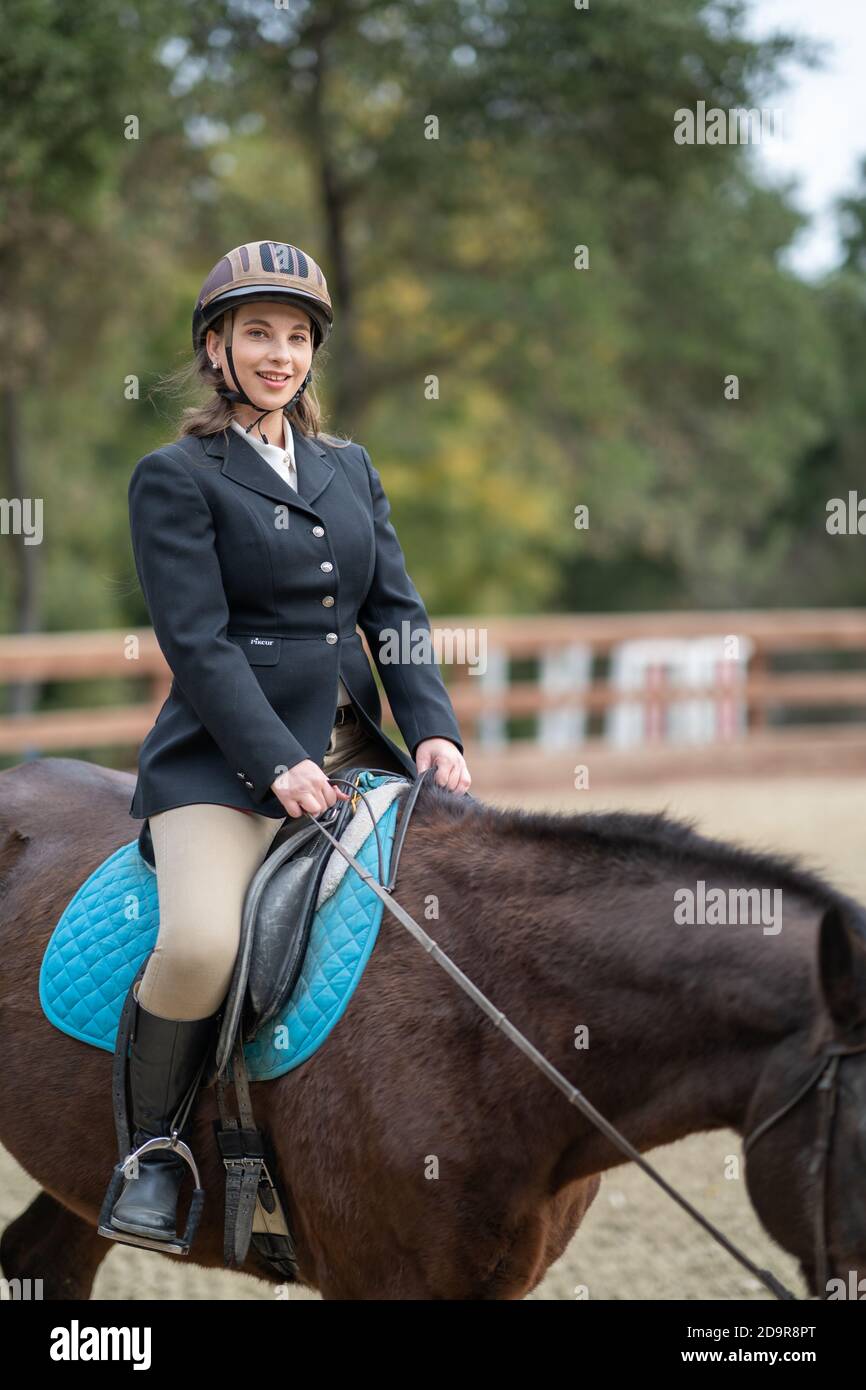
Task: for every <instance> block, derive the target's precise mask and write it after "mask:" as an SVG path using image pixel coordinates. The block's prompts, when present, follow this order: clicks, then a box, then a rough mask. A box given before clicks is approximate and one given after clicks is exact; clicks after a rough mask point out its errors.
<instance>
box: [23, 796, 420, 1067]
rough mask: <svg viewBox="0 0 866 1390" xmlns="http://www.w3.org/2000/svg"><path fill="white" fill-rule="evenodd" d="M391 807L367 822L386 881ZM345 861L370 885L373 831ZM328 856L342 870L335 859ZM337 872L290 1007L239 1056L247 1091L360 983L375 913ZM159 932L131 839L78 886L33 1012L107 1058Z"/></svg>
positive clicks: (152, 882)
mask: <svg viewBox="0 0 866 1390" xmlns="http://www.w3.org/2000/svg"><path fill="white" fill-rule="evenodd" d="M374 781H375V779H372V778H371V779H370V782H371V783H374ZM369 785H370V783H368V784H367V785H365V786H364V787H363V790H365V791H366V790H367V789H368V786H369ZM398 804H399V798H396V799H394V800H393V801H392V802H391V804H390V806H388V808H387V810H385V811H384V812H383V814H382V816H381V818H380V819H379V820H378V821H377V822H376V827H377V829H378V832H379V838H380V840H381V843H382V859H383V864H384V872H385V874H386V881H387V874H388V869H389V865H390V861H391V849H392V846H393V843H394V828H395V823H396V819H397V810H398ZM351 823H352V822H350V823H349V824H350V825H351ZM351 852H352V853H354V855H355V858H356V859H357V860H358V862H359V863H360V864H361V865H362V866H363V868H364V869H365V870H366V871H367V872H368V873H370V874H372V876H373V878H374V879H376V880H378V874H379V862H378V854H377V850H376V836H375V835H374V834H373V831H372V829H371V830H370V831H369V833H368V835H367V838H366V839H365V840H364V842H363V844H362V845H361V847H360V849H356V850H353V851H351ZM332 856H336V857H338V858H339V859H341V860H342V855H340V853H339V851H338V850H333V851H332ZM342 862H343V863H344V864H345V863H346V861H345V860H342ZM346 868H347V872H346V873H345V874H344V875H343V876H342V878H341V879H340V882H339V885H338V887H337V888H336V891H334V892H333V893H332V895H331V896H330V897H328V898H327V899H326V900H325V901H324V902H321V904H320V906H319V907H318V908H317V910H316V913H315V916H314V918H313V924H312V927H311V930H310V937H309V943H308V947H307V952H306V955H305V957H304V962H303V966H302V969H301V973H300V975H299V977H298V981H297V984H296V986H295V988H294V990H293V991H292V995H291V997H290V999H289V1000H288V1001H287V1003H286V1005H285V1006H284V1008H283V1010H282V1011H281V1013H280V1014H279V1015H277V1016H276V1017H275V1018H272V1019H270V1020H269V1022H268V1023H267V1024H266V1025H265V1027H264V1028H262V1029H260V1030H259V1032H258V1034H257V1035H256V1036H255V1037H254V1038H253V1039H252V1040H251V1041H250V1042H248V1043H246V1044H245V1046H244V1056H245V1058H246V1064H247V1069H248V1072H249V1076H250V1080H252V1081H270V1080H273V1079H274V1078H275V1077H277V1076H281V1075H282V1074H283V1072H286V1071H290V1070H291V1069H292V1068H293V1067H297V1066H300V1064H301V1062H305V1061H306V1060H307V1059H308V1058H309V1057H311V1056H312V1054H313V1053H314V1052H315V1051H316V1050H317V1048H319V1047H321V1045H322V1043H323V1042H324V1041H325V1039H326V1038H327V1036H328V1034H329V1033H330V1031H331V1029H332V1028H333V1027H334V1025H335V1024H336V1023H337V1022H338V1020H339V1019H340V1018H341V1017H342V1015H343V1013H344V1012H345V1010H346V1008H347V1006H348V1003H349V1000H350V999H351V997H352V995H353V993H354V991H355V989H356V987H357V985H358V981H359V980H360V978H361V976H362V975H363V973H364V967H365V966H366V964H367V961H368V960H369V958H370V954H371V952H372V950H373V947H374V945H375V944H376V937H377V936H378V932H379V924H380V922H381V920H382V912H383V911H384V907H383V904H382V902H381V900H380V899H379V898H378V897H377V896H376V894H375V893H374V892H373V891H372V889H371V888H369V887H368V886H367V884H366V883H365V882H364V881H363V879H362V878H360V876H359V875H358V874H357V873H356V872H355V870H354V869H353V868H352V867H351V866H350V865H348V864H346ZM158 930H159V901H158V897H157V889H156V874H155V872H154V870H153V869H152V868H151V867H150V865H149V864H148V863H147V862H146V861H145V860H144V859H142V857H141V854H140V852H139V848H138V840H137V839H135V840H132V841H131V842H130V843H129V844H127V845H122V846H121V847H120V849H118V850H115V852H114V853H113V854H111V855H109V857H108V858H107V859H105V860H104V861H103V862H102V863H101V864H100V865H99V867H98V868H96V869H95V870H94V871H93V873H92V874H91V875H90V877H89V878H87V879H86V880H85V882H84V883H82V885H81V887H80V888H79V889H78V890H77V892H76V893H75V895H74V896H73V897H72V898H71V899H70V901H69V903H68V904H67V906H66V908H65V909H64V911H63V914H62V916H61V917H60V920H59V921H58V923H57V926H56V927H55V928H54V931H53V933H52V935H51V940H50V941H49V943H48V946H47V948H46V951H45V955H44V957H43V960H42V968H41V970H40V973H39V1002H40V1004H41V1005H42V1009H43V1012H44V1013H45V1015H46V1017H47V1018H48V1019H49V1020H50V1022H51V1023H53V1024H54V1026H55V1027H56V1028H59V1029H60V1030H61V1032H63V1033H68V1034H69V1035H70V1037H73V1038H78V1039H79V1040H80V1041H81V1042H85V1043H90V1044H91V1045H92V1046H93V1047H101V1048H103V1049H104V1050H105V1051H106V1052H113V1051H114V1046H115V1040H116V1037H117V1026H118V1022H119V1020H120V1012H121V1009H122V1007H123V1003H124V1000H125V999H126V996H127V994H128V992H129V987H130V985H131V984H132V981H133V980H134V979H135V976H136V973H137V972H138V969H139V966H140V965H141V963H142V961H143V960H144V958H145V956H146V955H147V954H148V953H149V952H150V951H151V950H152V948H153V946H154V943H155V941H156V937H157V932H158Z"/></svg>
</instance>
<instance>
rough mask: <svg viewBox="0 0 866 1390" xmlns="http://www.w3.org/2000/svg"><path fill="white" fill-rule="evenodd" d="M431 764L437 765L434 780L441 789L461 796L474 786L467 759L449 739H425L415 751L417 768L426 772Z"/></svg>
mask: <svg viewBox="0 0 866 1390" xmlns="http://www.w3.org/2000/svg"><path fill="white" fill-rule="evenodd" d="M431 763H435V764H436V772H435V774H434V777H433V780H434V782H435V783H436V785H437V786H439V787H446V788H447V789H448V791H452V792H457V793H458V794H459V795H460V796H462V795H463V793H464V792H468V790H469V788H470V787H471V785H472V778H471V777H470V776H469V768H468V767H467V766H466V759H465V758H464V757H463V754H462V753H461V752H460V749H459V748H458V747H457V745H456V744H454V743H452V742H451V740H450V739H447V738H425V739H423V740H422V742H421V743H419V744H418V747H417V748H416V749H415V766H416V767H417V769H418V771H419V772H424V771H425V769H426V768H428V767H429V766H430V764H431Z"/></svg>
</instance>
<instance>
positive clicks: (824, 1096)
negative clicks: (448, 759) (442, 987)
mask: <svg viewBox="0 0 866 1390" xmlns="http://www.w3.org/2000/svg"><path fill="white" fill-rule="evenodd" d="M370 770H371V771H374V772H375V771H383V769H375V768H374V769H370ZM433 770H434V765H433V764H431V766H430V767H427V768H425V769H424V771H423V772H422V773H420V774H419V776H418V777H417V778H416V779H415V781H414V782H413V783H412V784H411V786H410V790H409V791H408V792H407V793H406V795H405V801H404V804H403V806H402V814H401V817H400V822H399V826H398V829H397V834H396V837H395V840H394V850H393V854H392V860H391V873H390V875H389V882H388V885H387V887H384V886H383V885H382V880H383V879H384V876H385V875H384V870H383V863H384V859H383V855H382V843H381V840H380V838H379V830H378V827H377V825H376V821H375V817H374V816H373V813H372V811H371V810H370V807H369V805H368V804H367V797H366V795H365V793H364V792H362V791H361V789H360V787H358V786H356V785H355V784H354V783H353V782H350V781H349V780H348V779H347V778H344V777H329V778H328V781H329V782H332V783H342V784H343V785H344V786H346V787H349V788H350V789H351V790H352V792H353V794H354V796H358V797H360V798H361V800H362V801H363V802H364V805H365V806H366V807H367V813H368V815H369V816H370V821H371V824H372V826H373V832H374V834H375V836H376V848H377V852H378V859H379V881H378V882H377V881H376V880H375V879H374V878H373V876H372V874H369V873H368V872H367V870H366V869H365V868H364V867H363V865H362V864H359V862H358V860H357V859H356V858H355V856H354V855H353V854H351V853H350V852H349V851H348V850H347V849H345V848H344V847H343V846H342V845H341V844H340V841H339V840H338V839H336V838H335V836H333V835H332V834H331V833H330V831H329V830H327V829H326V828H325V826H324V825H323V824H322V822H321V821H319V820H316V819H315V818H314V817H311V819H312V821H313V824H314V825H315V826H316V827H317V828H318V829H319V830H321V832H322V834H323V835H325V836H327V838H328V839H329V840H330V841H331V844H332V845H333V846H334V848H335V849H337V850H339V851H340V853H341V854H342V856H343V858H344V859H345V860H347V861H348V863H349V864H351V866H352V868H353V869H354V870H355V872H356V873H357V874H358V875H359V876H360V878H362V879H363V881H364V882H365V883H366V885H367V887H368V888H369V889H370V890H371V891H372V892H373V893H375V894H376V897H377V898H379V899H381V901H382V903H383V904H384V906H385V907H386V908H387V909H388V911H389V912H390V913H391V916H392V917H396V919H397V921H398V922H399V923H400V924H401V926H404V927H405V928H406V930H407V931H408V932H409V934H410V935H411V936H414V938H415V940H416V941H417V942H418V943H419V944H420V945H421V946H423V948H424V950H425V951H427V953H428V954H429V955H431V956H432V957H433V959H434V960H435V961H436V963H437V965H439V966H441V968H442V969H443V970H444V971H445V973H446V974H447V975H449V976H450V977H451V979H452V980H454V982H455V983H456V984H457V985H459V987H460V988H461V989H462V990H463V991H464V993H466V994H468V995H469V997H470V999H472V1000H474V1002H475V1003H476V1004H477V1005H478V1007H479V1008H480V1009H481V1010H482V1011H483V1012H484V1013H485V1014H487V1016H488V1018H490V1019H491V1020H492V1022H493V1023H494V1025H495V1026H496V1027H497V1028H499V1029H500V1030H501V1031H502V1032H503V1033H504V1034H505V1036H506V1037H508V1038H510V1039H511V1041H512V1042H513V1043H514V1044H515V1046H516V1047H517V1048H519V1050H520V1051H521V1052H522V1053H524V1055H525V1056H527V1057H528V1058H529V1060H530V1061H531V1062H532V1063H533V1065H534V1066H536V1067H538V1069H539V1071H541V1072H543V1073H544V1075H545V1076H546V1077H547V1078H548V1080H550V1081H551V1082H552V1083H553V1085H554V1086H556V1087H557V1088H558V1090H560V1091H561V1092H562V1093H563V1095H564V1096H565V1097H566V1099H567V1100H568V1102H569V1104H571V1105H574V1106H575V1108H576V1109H578V1110H580V1111H581V1112H582V1113H583V1114H584V1115H585V1116H586V1117H587V1119H589V1120H591V1121H592V1123H593V1124H594V1125H595V1126H596V1127H597V1128H598V1129H599V1130H601V1132H602V1134H604V1135H605V1136H606V1137H607V1138H608V1139H609V1140H610V1141H611V1143H612V1144H615V1145H616V1147H617V1148H619V1149H620V1150H621V1151H622V1152H623V1153H624V1154H625V1155H626V1156H627V1157H628V1158H630V1159H631V1161H632V1162H633V1163H636V1164H637V1165H638V1167H640V1168H642V1169H643V1171H644V1172H645V1173H646V1174H647V1175H648V1176H649V1177H651V1178H652V1180H653V1182H656V1183H658V1185H659V1187H661V1188H662V1189H663V1191H665V1192H666V1193H667V1194H668V1196H669V1197H670V1198H672V1200H673V1201H675V1202H677V1203H678V1204H679V1206H681V1207H682V1208H683V1210H684V1211H686V1212H688V1214H689V1215H690V1216H691V1217H692V1218H693V1219H694V1220H695V1221H697V1222H698V1224H699V1225H700V1226H703V1228H704V1230H705V1231H708V1232H709V1234H710V1235H711V1236H712V1237H713V1239H714V1240H716V1241H717V1242H718V1243H719V1245H721V1246H723V1247H724V1249H725V1250H727V1251H728V1253H729V1254H730V1255H732V1256H733V1257H734V1259H735V1260H738V1261H739V1262H740V1264H741V1265H743V1266H744V1268H745V1269H748V1270H749V1271H750V1273H752V1274H754V1275H755V1276H756V1278H758V1279H760V1281H761V1283H762V1284H763V1285H764V1286H765V1287H766V1288H767V1289H769V1290H770V1292H771V1293H772V1294H773V1295H774V1296H775V1297H776V1298H778V1299H791V1300H793V1301H794V1302H798V1301H799V1300H798V1299H797V1295H796V1294H794V1293H792V1292H791V1290H790V1289H788V1288H786V1287H785V1285H784V1284H783V1283H782V1282H781V1281H780V1280H779V1279H777V1278H776V1276H775V1275H774V1274H773V1273H772V1272H771V1271H770V1270H767V1269H761V1268H760V1267H759V1266H758V1265H756V1264H755V1263H754V1262H753V1261H752V1260H750V1259H749V1257H748V1256H747V1255H744V1254H743V1252H742V1251H741V1250H739V1249H738V1247H737V1246H736V1245H734V1244H733V1242H732V1241H730V1240H728V1238H727V1236H725V1235H723V1233H722V1232H721V1231H720V1230H718V1228H717V1227H716V1226H714V1225H713V1223H712V1222H711V1221H708V1220H707V1218H706V1217H705V1216H703V1215H702V1214H701V1213H700V1212H699V1211H698V1210H697V1209H696V1208H695V1207H693V1206H692V1204H691V1203H690V1202H689V1201H688V1200H687V1199H686V1198H685V1197H683V1196H682V1194H681V1193H679V1192H677V1190H676V1188H674V1187H672V1186H671V1185H670V1183H668V1182H667V1181H666V1180H665V1179H664V1178H663V1177H662V1176H661V1174H660V1173H658V1172H656V1170H655V1169H654V1168H653V1167H652V1165H651V1164H650V1163H648V1162H647V1161H646V1159H645V1158H644V1156H643V1154H641V1153H640V1152H639V1151H638V1150H637V1149H635V1148H634V1147H633V1146H632V1145H631V1144H630V1143H629V1142H628V1140H627V1139H626V1138H625V1137H624V1135H622V1134H620V1132H619V1130H617V1129H615V1128H614V1126H613V1125H612V1124H610V1123H609V1121H608V1120H606V1119H605V1117H604V1116H603V1115H602V1114H601V1112H600V1111H598V1110H596V1108H595V1106H594V1105H592V1104H591V1103H590V1101H588V1100H587V1099H586V1097H585V1096H584V1095H583V1094H582V1092H580V1091H579V1090H578V1089H577V1087H576V1086H572V1084H571V1082H570V1081H568V1080H567V1078H566V1077H565V1076H563V1074H562V1072H560V1071H559V1070H557V1068H556V1067H555V1066H554V1065H553V1063H552V1062H550V1061H548V1059H547V1058H546V1057H545V1056H544V1055H543V1054H542V1053H541V1052H539V1051H538V1049H537V1048H536V1047H534V1046H533V1044H532V1043H531V1042H530V1041H529V1039H528V1038H526V1037H525V1036H524V1035H523V1034H522V1033H521V1032H520V1030H519V1029H518V1028H515V1026H514V1024H513V1023H511V1022H509V1020H508V1019H507V1018H506V1016H505V1014H504V1013H502V1011H501V1010H500V1009H497V1008H496V1006H495V1005H494V1004H492V1003H491V1002H490V1000H489V999H488V998H487V996H486V995H485V994H484V993H482V991H481V990H480V989H479V988H478V987H477V985H475V984H473V983H472V981H471V980H470V979H469V977H468V976H467V975H464V973H463V971H462V970H461V969H460V967H459V966H457V965H455V964H454V962H453V961H452V960H451V958H450V956H448V955H446V953H445V952H444V951H443V950H442V949H441V947H440V946H438V945H437V943H436V942H435V941H434V940H433V938H432V937H431V936H429V935H428V934H427V932H426V931H425V930H424V928H423V927H421V926H419V925H418V923H417V922H416V921H415V919H414V917H411V916H410V915H409V913H408V912H406V910H405V908H403V907H401V905H400V904H399V903H398V902H396V901H395V900H394V899H393V898H392V896H391V892H392V890H393V888H394V886H395V884H396V881H397V865H398V863H399V859H400V853H401V851H402V849H403V841H404V839H405V837H406V830H407V828H408V825H409V820H410V818H411V815H412V811H413V810H414V807H415V802H416V801H417V799H418V794H419V792H420V790H421V785H422V783H423V781H424V778H425V777H426V776H427V774H428V773H429V772H431V771H433ZM386 775H392V774H388V773H387V772H386ZM329 810H330V808H329ZM324 814H325V816H326V817H327V816H328V814H329V813H328V812H325V813H324ZM864 1051H866V1042H863V1043H861V1044H858V1045H856V1046H853V1047H846V1046H844V1045H843V1044H841V1043H830V1044H828V1045H827V1046H826V1047H825V1048H824V1049H823V1050H822V1052H821V1055H820V1057H819V1059H818V1063H817V1065H816V1066H815V1068H814V1069H813V1071H812V1073H811V1074H810V1076H809V1077H808V1079H807V1080H806V1082H805V1083H804V1084H803V1086H801V1088H800V1090H799V1091H798V1092H797V1094H796V1095H795V1096H794V1097H793V1098H792V1099H791V1100H789V1101H788V1102H787V1103H786V1104H785V1105H783V1106H781V1107H780V1108H779V1109H778V1110H777V1111H775V1112H774V1114H772V1115H771V1116H770V1117H769V1119H767V1120H764V1121H763V1122H762V1123H761V1124H760V1125H759V1126H758V1127H757V1129H755V1130H753V1131H752V1133H751V1134H750V1135H748V1136H747V1137H746V1138H745V1139H744V1141H743V1151H744V1153H747V1152H748V1150H749V1148H750V1147H751V1146H752V1144H754V1143H755V1141H756V1140H757V1139H759V1138H760V1137H761V1136H762V1135H763V1134H765V1133H766V1131H767V1130H768V1129H770V1127H771V1126H772V1125H774V1124H775V1123H776V1121H777V1120H779V1119H781V1117H782V1116H783V1115H785V1114H787V1112H788V1111H789V1110H791V1109H792V1108H793V1107H794V1106H795V1105H796V1104H797V1102H798V1101H799V1100H802V1098H803V1096H805V1095H806V1094H807V1093H808V1091H810V1090H811V1088H812V1086H813V1085H815V1084H816V1083H817V1084H818V1089H819V1092H820V1097H821V1114H820V1120H819V1132H818V1138H817V1140H816V1144H815V1150H814V1156H813V1159H812V1164H811V1166H810V1172H812V1173H816V1172H817V1171H818V1169H819V1168H820V1169H821V1192H820V1200H819V1201H818V1203H817V1205H816V1211H815V1249H816V1260H817V1262H818V1269H819V1271H820V1274H821V1276H822V1278H821V1281H820V1283H819V1287H823V1288H824V1290H825V1293H824V1294H823V1295H822V1297H826V1277H825V1276H826V1266H827V1243H826V1197H827V1168H828V1164H829V1156H830V1146H831V1129H832V1120H833V1113H834V1110H835V1104H836V1085H837V1076H836V1073H837V1069H838V1065H839V1061H840V1059H841V1058H842V1057H844V1056H847V1055H850V1054H852V1053H856V1052H864Z"/></svg>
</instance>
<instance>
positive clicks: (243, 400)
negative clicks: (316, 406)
mask: <svg viewBox="0 0 866 1390" xmlns="http://www.w3.org/2000/svg"><path fill="white" fill-rule="evenodd" d="M234 318H235V311H234V309H229V310H228V311H227V313H226V337H225V349H226V357H227V358H228V367H229V373H230V375H231V378H232V381H234V383H235V385H236V387H237V390H235V391H232V390H231V388H230V387H228V386H226V385H225V383H223V384H222V385H220V386H218V387H217V388H216V389H217V394H218V395H220V396H223V397H224V398H225V399H226V400H227V401H232V402H233V403H234V404H239V405H249V406H252V408H253V410H261V411H262V413H261V415H260V416H259V417H258V419H257V420H253V423H252V424H251V425H248V426H247V428H246V430H245V431H244V433H245V434H249V432H250V430H251V429H254V428H255V426H256V425H258V424H259V423H260V422H261V421H262V420H263V419H264V418H265V416H266V415H271V414H273V411H272V409H271V407H270V406H269V407H268V409H267V410H262V407H261V405H260V403H259V402H258V401H251V400H250V398H249V396H248V395H247V393H246V391H245V390H244V389H243V387H242V386H241V384H240V380H239V378H238V374H237V372H236V371H235V359H234V355H233V353H232V329H233V327H234ZM312 375H313V368H312V366H311V367H310V370H309V371H308V372H307V375H306V376H305V377H304V379H303V381H302V382H301V384H300V386H299V387H298V389H297V391H296V392H295V394H294V395H293V396H292V399H291V400H290V401H289V402H288V404H287V405H284V406H283V407H282V413H283V415H284V416H285V415H288V413H289V411H290V410H292V409H293V407H294V405H295V402H296V401H298V400H300V398H301V396H302V395H303V393H304V392H305V391H306V389H307V386H308V385H309V382H310V378H311V377H312ZM259 434H260V435H261V437H262V440H263V442H264V443H265V444H268V443H270V441H269V439H268V436H267V435H266V434H265V433H264V432H263V431H262V430H259Z"/></svg>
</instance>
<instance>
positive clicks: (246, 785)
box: [244, 780, 253, 791]
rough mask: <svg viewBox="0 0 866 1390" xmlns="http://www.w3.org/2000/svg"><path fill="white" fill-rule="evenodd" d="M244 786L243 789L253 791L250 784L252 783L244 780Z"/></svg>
mask: <svg viewBox="0 0 866 1390" xmlns="http://www.w3.org/2000/svg"><path fill="white" fill-rule="evenodd" d="M244 786H245V787H249V789H250V791H252V789H253V784H252V782H247V781H246V780H244Z"/></svg>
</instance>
